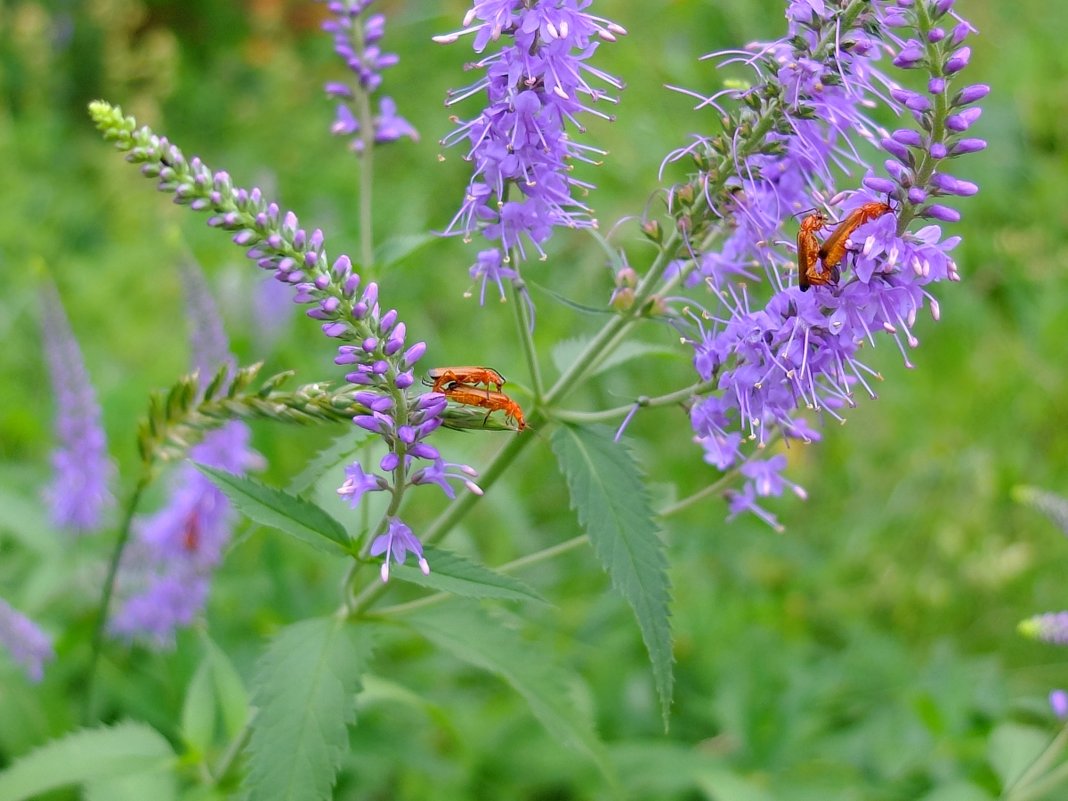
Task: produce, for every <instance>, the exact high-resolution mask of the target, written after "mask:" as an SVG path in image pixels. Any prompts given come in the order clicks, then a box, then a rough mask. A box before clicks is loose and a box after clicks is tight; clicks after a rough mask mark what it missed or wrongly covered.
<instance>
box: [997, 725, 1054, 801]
mask: <svg viewBox="0 0 1068 801" xmlns="http://www.w3.org/2000/svg"><path fill="white" fill-rule="evenodd" d="M1066 743H1068V726H1062V727H1061V730H1060V731H1059V732H1058V733H1057V736H1056V737H1054V738H1053V739H1052V740H1050V743H1049V745H1047V746H1046V748H1045V749H1044V750H1043V751H1042V753H1041V754H1039V755H1038V756H1037V757H1035V760H1034V761H1033V762H1032V763H1031V764H1030V765H1028V766H1027V769H1026V770H1025V771H1024V772H1023V773H1021V774H1020V776H1019V777H1018V778H1017V779H1016V781H1014V782H1013V783H1012V786H1011V787H1006V788H1005V791H1004V792H1003V793H1002V798H1011V799H1012V801H1023V799H1028V798H1035V797H1037V796H1038V795H1040V794H1041V793H1040V792H1036V790H1037V789H1039V788H1041V790H1042V791H1045V790H1048V789H1050V788H1052V787H1054V786H1056V785H1055V784H1050V783H1049V779H1050V777H1051V776H1054V775H1056V774H1057V773H1058V771H1052V772H1050V773H1049V774H1047V775H1046V776H1044V777H1042V776H1041V774H1042V773H1044V772H1045V771H1046V769H1047V768H1048V767H1049V766H1050V765H1051V764H1052V763H1053V760H1055V759H1056V758H1057V754H1058V753H1059V752H1060V751H1062V750H1063V749H1064V746H1065V744H1066ZM1064 769H1065V765H1062V766H1061V767H1060V768H1059V769H1058V770H1059V771H1063V770H1064ZM1036 777H1040V778H1038V780H1037V781H1036ZM1063 779H1064V776H1060V777H1059V779H1058V781H1060V780H1063Z"/></svg>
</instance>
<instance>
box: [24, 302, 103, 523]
mask: <svg viewBox="0 0 1068 801" xmlns="http://www.w3.org/2000/svg"><path fill="white" fill-rule="evenodd" d="M41 318H42V326H41V328H42V333H43V335H44V342H45V354H46V356H47V359H48V369H49V374H50V377H51V381H52V390H53V392H54V393H55V398H56V418H55V432H56V440H57V444H56V447H55V449H54V450H53V451H52V469H53V476H52V481H51V482H50V483H49V485H48V487H47V488H46V489H45V498H46V499H47V501H48V505H49V508H50V512H51V517H52V521H53V522H54V523H55V524H56V525H57V526H59V527H61V528H64V529H67V530H69V531H71V532H73V533H76V534H84V533H87V532H90V531H95V530H96V529H98V528H100V526H101V524H102V518H103V515H104V512H105V511H106V510H107V509H108V508H109V507H111V506H112V505H113V504H114V498H113V496H112V494H111V491H110V489H109V488H108V484H109V483H110V481H111V479H112V477H113V476H114V473H115V468H114V465H112V463H111V461H110V460H109V459H108V455H107V440H106V437H105V435H104V428H103V425H102V424H101V420H100V406H99V405H98V404H97V401H96V394H95V393H94V392H93V385H92V384H91V383H90V382H89V375H88V373H86V370H85V364H84V362H83V361H82V353H81V349H80V348H79V347H78V342H77V340H75V338H74V333H73V332H72V331H71V327H70V322H69V321H68V320H67V315H66V314H65V313H64V311H63V305H62V303H61V301H60V299H59V293H58V292H56V289H55V287H54V286H52V284H51V283H48V284H45V285H44V286H43V287H42V289H41Z"/></svg>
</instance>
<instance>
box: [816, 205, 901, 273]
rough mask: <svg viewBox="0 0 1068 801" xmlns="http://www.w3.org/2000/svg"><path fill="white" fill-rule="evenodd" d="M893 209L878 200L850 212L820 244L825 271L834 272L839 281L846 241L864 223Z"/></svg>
mask: <svg viewBox="0 0 1068 801" xmlns="http://www.w3.org/2000/svg"><path fill="white" fill-rule="evenodd" d="M892 211H893V209H892V208H891V207H890V205H889V204H887V203H883V202H882V201H878V200H876V201H873V202H871V203H865V204H864V205H863V206H858V207H857V208H855V209H853V211H851V212H849V214H848V215H846V218H845V219H844V220H842V222H840V223H839V224H838V227H837V228H835V229H834V231H833V232H831V235H830V236H828V237H827V241H825V242H824V243H823V244H822V245H820V250H819V256H820V261H822V262H823V271H824V272H825V273H834V275H835V280H836V281H837V280H838V265H839V264H841V263H842V259H844V258H845V254H846V241H847V240H848V239H849V237H850V235H851V234H852V233H853V232H854V231H856V230H857V229H858V228H860V226H862V225H864V223H868V222H871V221H872V220H875V219H878V218H879V217H882V216H883V215H884V214H889V213H890V212H892Z"/></svg>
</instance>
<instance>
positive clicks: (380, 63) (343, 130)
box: [323, 0, 419, 153]
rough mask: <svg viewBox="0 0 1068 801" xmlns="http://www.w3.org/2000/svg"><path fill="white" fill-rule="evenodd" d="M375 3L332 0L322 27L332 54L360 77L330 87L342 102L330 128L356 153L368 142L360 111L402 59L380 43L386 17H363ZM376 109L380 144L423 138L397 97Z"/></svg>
mask: <svg viewBox="0 0 1068 801" xmlns="http://www.w3.org/2000/svg"><path fill="white" fill-rule="evenodd" d="M373 2H374V0H330V1H329V2H328V3H327V8H328V9H329V10H330V13H331V14H332V15H333V17H332V18H331V19H329V20H327V21H326V22H324V23H323V30H325V31H327V32H328V33H330V34H332V35H333V37H334V52H335V53H337V54H338V56H340V57H341V59H342V60H343V61H344V62H345V65H346V66H347V67H348V68H349V69H350V70H352V72H353V73H354V74H355V76H356V81H355V83H354V84H345V83H337V82H333V83H328V84H327V85H326V94H327V96H328V97H331V98H334V99H336V100H338V101H340V102H339V103H338V106H337V113H336V116H335V118H334V124H333V125H332V126H331V127H330V132H331V133H333V134H335V135H337V136H351V137H352V145H351V146H352V149H353V150H355V151H356V152H357V153H360V152H362V151H363V149H364V147H365V146H366V143H365V141H364V137H363V132H362V127H361V122H360V114H361V110H363V109H369V108H370V96H371V95H372V94H373V93H374V91H375V90H376V89H378V87H379V86H381V84H382V75H381V72H382V70H384V69H387V68H388V67H392V66H393V65H395V64H396V63H397V61H398V58H397V56H396V54H394V53H383V52H382V50H381V48H380V47H379V45H378V42H379V40H381V38H382V35H383V34H384V33H385V25H386V18H385V16H384V15H382V14H371V15H369V16H366V17H365V16H364V11H366V10H367V8H368V7H369V6H370V5H372V4H373ZM361 101H362V102H361ZM378 108H379V112H378V114H377V115H376V116H375V117H373V118H372V119H371V120H370V125H371V127H372V128H373V130H374V135H373V141H374V142H375V143H376V144H382V143H385V142H393V141H396V140H397V139H400V138H401V137H403V136H406V137H408V138H409V139H413V140H417V139H419V134H418V133H416V130H415V128H413V127H412V126H411V124H409V122H408V121H407V120H406V119H404V118H403V117H401V116H400V115H398V114H397V104H396V103H395V102H394V101H393V98H391V97H388V96H385V95H383V96H382V97H381V98H380V99H379V101H378Z"/></svg>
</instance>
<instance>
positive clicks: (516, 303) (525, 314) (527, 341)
mask: <svg viewBox="0 0 1068 801" xmlns="http://www.w3.org/2000/svg"><path fill="white" fill-rule="evenodd" d="M525 291H526V285H525V284H523V282H522V281H521V280H520V279H517V280H516V281H514V282H513V283H512V309H513V310H514V312H515V326H516V333H517V334H518V335H519V344H520V346H522V348H523V357H524V358H525V359H526V362H527V371H528V372H529V373H530V386H531V391H532V392H533V394H534V402H535V403H536V404H538V405H541V402H542V398H544V397H545V382H544V380H543V379H542V376H541V366H540V365H539V364H538V348H537V346H536V345H535V344H534V331H533V326H532V325H531V322H532V321H531V319H530V310H529V309H528V308H527V304H526V303H524V302H523V296H524V293H525Z"/></svg>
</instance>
